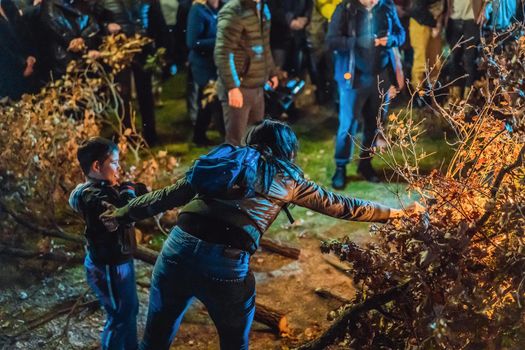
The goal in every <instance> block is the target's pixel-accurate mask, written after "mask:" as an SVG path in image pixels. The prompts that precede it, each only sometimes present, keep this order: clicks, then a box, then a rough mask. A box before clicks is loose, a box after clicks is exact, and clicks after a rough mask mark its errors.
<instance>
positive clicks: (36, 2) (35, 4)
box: [33, 0, 42, 6]
mask: <svg viewBox="0 0 525 350" xmlns="http://www.w3.org/2000/svg"><path fill="white" fill-rule="evenodd" d="M41 3H42V0H33V6H38V5H40V4H41Z"/></svg>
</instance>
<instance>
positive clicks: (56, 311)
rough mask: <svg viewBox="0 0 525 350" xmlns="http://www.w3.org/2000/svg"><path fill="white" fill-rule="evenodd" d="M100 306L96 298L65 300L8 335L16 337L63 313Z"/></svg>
mask: <svg viewBox="0 0 525 350" xmlns="http://www.w3.org/2000/svg"><path fill="white" fill-rule="evenodd" d="M99 307H100V302H99V301H98V300H97V299H93V300H88V301H86V302H83V303H77V302H75V300H67V301H65V302H62V303H60V304H58V305H55V306H54V307H53V308H52V310H51V311H49V312H46V313H45V314H43V315H40V316H39V317H37V318H34V319H33V320H31V321H29V322H28V323H27V324H26V325H25V326H24V327H23V329H22V330H19V331H17V332H16V333H14V334H11V335H8V338H10V339H16V338H18V337H20V336H21V335H23V334H25V333H27V332H30V331H32V330H34V329H36V328H38V327H40V326H42V325H44V324H46V323H48V322H51V321H53V320H54V319H56V318H58V317H60V316H63V315H72V314H73V313H79V312H80V311H82V310H83V309H98V308H99Z"/></svg>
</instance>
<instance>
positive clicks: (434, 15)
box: [409, 0, 445, 107]
mask: <svg viewBox="0 0 525 350" xmlns="http://www.w3.org/2000/svg"><path fill="white" fill-rule="evenodd" d="M444 19H445V1H444V0H412V5H411V6H410V30H409V35H410V43H411V45H412V48H413V50H414V62H413V64H412V75H411V84H412V88H413V89H414V91H417V92H424V91H425V90H426V89H427V86H425V77H426V73H427V71H430V70H431V69H432V67H434V65H436V63H438V59H439V56H440V54H441V30H442V28H443V21H444ZM431 73H432V75H431V76H430V78H431V79H436V78H437V74H438V73H439V64H438V65H436V66H435V67H434V69H433V70H432V71H431ZM427 103H429V101H425V100H424V95H423V94H422V93H421V94H416V104H417V105H418V106H420V107H422V106H424V105H425V104H427Z"/></svg>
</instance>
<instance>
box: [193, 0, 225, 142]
mask: <svg viewBox="0 0 525 350" xmlns="http://www.w3.org/2000/svg"><path fill="white" fill-rule="evenodd" d="M220 6H221V2H220V0H194V1H193V5H192V7H191V9H190V13H189V16H188V29H187V32H186V44H187V46H188V48H189V50H190V53H189V57H188V62H189V66H190V70H191V72H192V76H193V82H194V83H195V84H196V85H197V86H198V94H197V98H196V99H194V100H193V103H195V105H196V106H195V107H194V108H196V109H197V110H198V113H197V119H196V120H195V125H194V128H193V142H194V143H195V144H197V145H200V146H207V145H210V144H211V141H210V140H209V139H208V137H207V136H206V130H207V129H208V126H209V125H210V121H211V119H212V117H213V116H216V118H215V120H216V121H219V129H220V125H222V122H220V121H221V120H222V110H221V106H220V103H219V101H218V99H216V98H215V99H213V101H205V102H203V100H204V99H205V96H204V90H205V88H206V87H207V86H210V85H211V86H213V85H214V84H215V81H216V80H217V67H216V66H215V62H214V61H213V49H214V48H215V40H216V38H217V16H218V13H219V9H220Z"/></svg>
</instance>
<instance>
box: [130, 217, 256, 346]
mask: <svg viewBox="0 0 525 350" xmlns="http://www.w3.org/2000/svg"><path fill="white" fill-rule="evenodd" d="M249 260H250V255H249V253H247V252H245V251H241V250H238V249H235V248H230V247H227V246H224V245H221V244H213V243H208V242H205V241H202V240H200V239H198V238H196V237H194V236H192V235H190V234H188V233H186V232H184V231H183V230H181V229H180V228H179V227H177V226H175V227H174V228H173V230H172V231H171V233H170V235H169V237H168V239H167V240H166V242H165V243H164V246H163V248H162V252H161V254H160V256H159V258H158V259H157V262H156V264H155V268H154V269H153V277H152V281H151V289H150V301H149V310H148V318H147V322H146V330H145V332H144V339H143V341H142V343H141V344H140V349H141V350H168V349H169V347H170V344H171V342H172V341H173V338H174V337H175V335H176V334H177V331H178V329H179V326H180V323H181V321H182V317H183V316H184V313H185V312H186V310H187V309H188V307H189V306H190V304H191V302H192V299H193V298H194V297H195V298H197V299H199V300H200V301H202V303H203V304H204V305H205V306H206V308H207V309H208V313H209V314H210V317H211V319H212V320H213V322H214V323H215V326H216V327H217V331H218V333H219V338H220V345H221V349H222V350H225V349H231V350H233V349H235V350H237V349H248V335H249V332H250V327H251V324H252V321H253V317H254V315H255V278H254V276H253V274H252V273H251V272H250V271H249V269H248V267H249Z"/></svg>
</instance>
